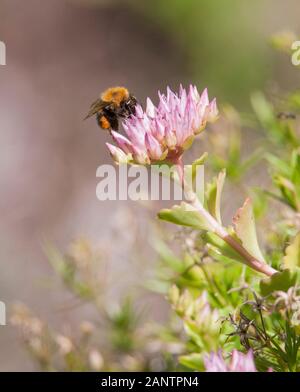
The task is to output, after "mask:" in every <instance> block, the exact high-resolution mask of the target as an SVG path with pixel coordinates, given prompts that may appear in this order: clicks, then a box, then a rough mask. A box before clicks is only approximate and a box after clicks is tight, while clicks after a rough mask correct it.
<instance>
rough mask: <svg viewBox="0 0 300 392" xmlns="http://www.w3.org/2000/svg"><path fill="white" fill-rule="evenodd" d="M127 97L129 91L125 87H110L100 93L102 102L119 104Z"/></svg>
mask: <svg viewBox="0 0 300 392" xmlns="http://www.w3.org/2000/svg"><path fill="white" fill-rule="evenodd" d="M128 98H129V91H128V90H127V88H125V87H110V88H108V89H107V90H105V91H104V92H103V93H102V94H101V99H102V101H104V102H111V103H113V104H115V105H116V106H119V105H120V104H121V102H123V101H126V100H127V99H128Z"/></svg>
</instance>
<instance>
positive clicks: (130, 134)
mask: <svg viewBox="0 0 300 392" xmlns="http://www.w3.org/2000/svg"><path fill="white" fill-rule="evenodd" d="M217 115H218V110H217V105H216V100H215V99H213V100H212V101H211V102H210V101H209V99H208V94H207V89H205V90H204V91H203V92H202V94H201V95H200V94H199V93H198V90H197V88H196V87H195V86H192V85H191V86H190V88H189V91H188V92H187V91H186V90H185V89H184V88H183V87H182V86H180V90H179V94H176V93H174V92H172V91H171V90H170V89H169V88H168V89H167V94H166V95H164V94H160V93H159V104H158V106H157V107H156V106H154V104H153V103H152V101H151V100H150V98H148V99H147V107H146V110H145V111H144V110H143V109H142V107H141V106H140V105H137V106H136V113H135V115H131V116H130V117H129V118H128V119H126V120H125V121H124V123H123V128H124V130H125V132H126V135H127V137H125V136H123V135H121V134H120V133H118V132H115V131H112V136H113V139H114V140H115V142H116V143H117V145H118V147H116V146H114V145H112V144H110V143H107V146H108V149H109V151H110V153H111V155H112V157H113V159H114V160H115V161H116V162H117V163H125V162H129V163H135V164H142V165H144V164H151V163H155V162H161V161H167V162H171V163H176V162H177V161H178V159H179V158H180V157H181V155H182V154H183V152H184V151H185V150H186V149H187V148H189V147H190V146H191V144H192V142H193V140H194V137H195V136H196V135H197V134H199V133H200V132H201V131H203V130H204V128H205V126H206V123H207V122H212V121H214V120H215V119H216V118H217Z"/></svg>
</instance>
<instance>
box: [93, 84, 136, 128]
mask: <svg viewBox="0 0 300 392" xmlns="http://www.w3.org/2000/svg"><path fill="white" fill-rule="evenodd" d="M136 104H137V100H136V98H135V97H134V96H133V95H132V94H130V93H129V91H128V90H127V89H126V88H125V87H110V88H108V89H107V90H105V91H104V92H103V93H102V94H101V96H100V98H99V99H97V100H96V101H95V102H93V103H92V105H91V107H90V110H89V112H88V115H87V116H86V117H85V119H87V118H89V117H92V116H94V115H96V119H97V123H98V125H99V127H100V128H102V129H105V130H108V131H111V130H115V131H117V130H118V128H119V118H120V117H121V118H127V117H129V116H131V115H132V114H135V106H136Z"/></svg>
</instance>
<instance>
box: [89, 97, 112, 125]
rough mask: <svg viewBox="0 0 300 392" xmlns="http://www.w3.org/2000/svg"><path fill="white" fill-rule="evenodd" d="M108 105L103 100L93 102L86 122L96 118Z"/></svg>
mask: <svg viewBox="0 0 300 392" xmlns="http://www.w3.org/2000/svg"><path fill="white" fill-rule="evenodd" d="M106 104H107V103H105V102H104V101H102V99H100V98H99V99H97V100H96V101H95V102H93V103H92V104H91V107H90V110H89V112H88V114H87V116H86V117H85V118H84V120H86V119H87V118H89V117H92V116H94V115H95V114H96V113H98V112H99V111H100V110H102V109H103V108H104V107H105V105H106Z"/></svg>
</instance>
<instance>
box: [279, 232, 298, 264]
mask: <svg viewBox="0 0 300 392" xmlns="http://www.w3.org/2000/svg"><path fill="white" fill-rule="evenodd" d="M283 263H284V266H285V267H286V268H289V269H291V270H293V269H295V268H296V267H300V232H299V233H298V234H297V235H296V237H295V238H294V239H293V241H292V243H291V244H290V245H289V246H288V247H287V248H286V250H285V256H284V258H283Z"/></svg>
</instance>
